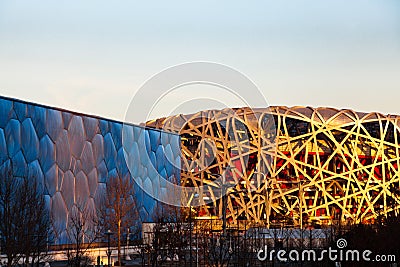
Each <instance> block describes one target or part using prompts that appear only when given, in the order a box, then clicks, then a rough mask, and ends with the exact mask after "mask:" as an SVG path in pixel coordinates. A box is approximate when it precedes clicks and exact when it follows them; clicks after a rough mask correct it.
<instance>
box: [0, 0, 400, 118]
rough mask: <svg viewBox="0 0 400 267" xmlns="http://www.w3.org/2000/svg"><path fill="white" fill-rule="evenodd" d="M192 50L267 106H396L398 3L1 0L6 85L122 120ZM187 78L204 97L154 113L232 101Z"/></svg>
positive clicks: (27, 95)
mask: <svg viewBox="0 0 400 267" xmlns="http://www.w3.org/2000/svg"><path fill="white" fill-rule="evenodd" d="M193 61H208V62H216V63H219V64H224V65H227V66H229V67H231V68H234V69H236V70H238V71H240V72H241V73H243V74H244V75H246V76H247V77H248V78H250V79H251V80H252V81H253V82H254V83H255V84H256V85H257V86H258V88H259V89H260V90H261V92H262V93H263V94H264V96H265V98H266V100H267V102H268V104H269V105H285V106H298V105H300V106H313V107H321V106H328V107H335V108H351V109H354V110H357V111H366V112H370V111H377V112H382V113H384V114H388V113H390V114H399V115H400V105H399V104H398V103H399V100H400V2H399V1H396V0H392V1H390V0H376V1H368V0H354V1H344V0H325V1H320V0H313V1H311V0H308V1H306V0H301V1H300V0H299V1H296V0H291V1H289V0H287V1H285V0H283V1H208V0H205V1H174V0H172V1H158V2H155V1H134V0H118V1H102V0H86V1H81V0H69V1H63V0H60V1H50V0H41V1H28V0H26V1H21V0H0V95H2V96H8V97H14V98H18V99H22V100H27V101H32V102H37V103H41V104H45V105H50V106H55V107H61V108H65V109H70V110H73V111H78V112H83V113H87V114H93V115H98V116H102V117H107V118H111V119H117V120H125V113H126V111H127V109H128V106H129V104H130V102H131V100H132V99H133V98H134V96H135V92H137V90H139V88H141V86H142V85H143V84H144V83H145V82H146V81H147V80H148V79H149V78H151V77H152V76H154V75H156V74H157V73H159V72H160V71H162V70H164V69H166V68H168V67H171V66H175V65H178V64H181V63H185V62H193ZM167 89H168V88H167ZM185 89H186V90H185V91H182V95H185V96H186V99H187V98H195V96H196V92H198V91H202V92H203V95H202V96H199V97H201V98H202V99H200V100H199V101H197V102H196V103H197V104H196V105H194V104H190V101H189V102H187V101H186V100H184V99H180V98H179V97H173V96H171V97H170V98H169V99H167V100H165V101H164V102H162V101H161V102H160V103H161V104H160V106H158V107H157V108H156V109H155V110H154V112H153V113H152V114H151V116H150V117H151V118H156V117H164V116H168V115H170V114H174V113H177V112H184V113H192V112H195V111H197V110H198V109H199V108H201V109H208V108H215V107H223V106H224V105H225V106H236V105H240V103H238V102H237V100H236V99H233V98H232V99H231V98H230V97H226V96H225V97H224V95H223V94H221V95H219V94H216V95H215V96H213V97H212V101H203V100H204V97H206V98H207V95H210V98H211V95H212V94H213V90H212V89H210V88H204V86H203V87H196V86H187V88H185ZM149 94H151V92H149ZM204 94H205V96H204ZM175 96H176V95H175ZM219 98H220V99H219ZM222 102H223V105H221V103H222ZM188 103H189V104H188ZM137 110H138V112H140V107H138V109H137Z"/></svg>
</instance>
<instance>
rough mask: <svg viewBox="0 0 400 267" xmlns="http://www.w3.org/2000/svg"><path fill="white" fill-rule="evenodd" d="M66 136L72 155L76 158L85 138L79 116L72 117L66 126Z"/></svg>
mask: <svg viewBox="0 0 400 267" xmlns="http://www.w3.org/2000/svg"><path fill="white" fill-rule="evenodd" d="M68 138H69V144H70V147H71V153H72V155H74V156H75V157H76V158H79V157H80V156H81V153H82V149H83V145H84V144H85V140H86V137H85V130H84V129H83V121H82V118H81V117H79V116H73V117H72V119H71V122H70V124H69V127H68Z"/></svg>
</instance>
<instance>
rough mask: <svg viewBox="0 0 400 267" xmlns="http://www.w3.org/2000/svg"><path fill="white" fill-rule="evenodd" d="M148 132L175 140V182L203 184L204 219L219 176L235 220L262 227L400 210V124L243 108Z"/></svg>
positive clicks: (361, 116)
mask: <svg viewBox="0 0 400 267" xmlns="http://www.w3.org/2000/svg"><path fill="white" fill-rule="evenodd" d="M148 126H150V127H156V128H162V129H164V130H166V131H174V132H179V134H180V135H181V138H182V144H181V145H182V167H183V168H182V172H181V183H182V184H183V185H187V186H201V185H205V188H206V189H207V190H204V191H202V192H200V193H201V197H202V198H203V199H208V198H210V199H211V200H213V202H212V203H211V204H208V205H205V206H204V207H203V208H202V212H203V213H206V214H207V215H219V216H221V212H222V205H221V201H219V200H218V199H217V198H218V196H217V195H216V192H218V188H219V184H218V183H214V182H213V181H214V180H215V178H216V174H217V175H218V174H224V177H225V179H226V182H227V183H228V184H232V188H230V189H228V192H229V195H228V196H229V197H228V205H227V207H228V211H227V217H228V219H232V220H233V221H236V220H237V219H238V218H240V217H242V216H243V215H245V217H246V218H247V219H251V220H254V221H256V222H259V221H264V220H265V219H266V217H267V214H270V217H269V219H270V220H269V221H271V223H274V222H277V221H282V220H283V219H289V218H292V219H293V221H294V222H295V223H299V222H300V217H302V219H303V222H304V225H305V224H307V222H310V221H313V220H317V221H318V220H319V221H326V222H331V221H332V220H340V221H352V222H365V221H371V220H373V219H374V218H376V217H378V216H381V215H382V216H385V215H387V214H388V213H390V212H397V209H398V207H399V205H400V194H399V188H400V187H399V174H400V173H399V168H398V166H399V160H400V156H399V149H400V147H399V137H400V135H399V131H400V120H399V117H398V116H390V115H389V116H384V115H382V114H379V113H369V114H366V113H357V112H354V111H351V110H336V109H331V108H316V109H314V108H310V107H293V108H287V107H270V108H265V109H249V108H241V109H234V110H232V109H225V110H218V111H216V110H211V111H203V112H199V113H196V114H192V115H178V116H173V117H168V118H163V119H159V120H156V121H151V122H148ZM226 167H230V169H228V170H226ZM224 170H225V172H224ZM266 181H267V182H266ZM183 197H184V198H186V201H188V199H189V201H190V200H191V199H192V197H193V196H183ZM269 206H270V208H271V209H270V210H268V209H267V208H268V207H269ZM301 211H302V214H303V215H302V216H299V215H300V213H301ZM239 216H240V217H239Z"/></svg>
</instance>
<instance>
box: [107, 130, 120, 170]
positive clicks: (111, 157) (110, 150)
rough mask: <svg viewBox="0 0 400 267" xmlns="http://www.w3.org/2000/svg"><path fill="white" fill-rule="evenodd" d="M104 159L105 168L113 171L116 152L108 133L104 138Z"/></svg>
mask: <svg viewBox="0 0 400 267" xmlns="http://www.w3.org/2000/svg"><path fill="white" fill-rule="evenodd" d="M104 158H105V160H106V165H107V168H108V169H109V170H111V169H114V168H115V160H116V158H117V151H116V149H115V145H114V141H113V139H112V137H111V134H110V133H108V134H106V136H105V137H104Z"/></svg>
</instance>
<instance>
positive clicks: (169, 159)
mask: <svg viewBox="0 0 400 267" xmlns="http://www.w3.org/2000/svg"><path fill="white" fill-rule="evenodd" d="M164 152H165V158H166V163H165V170H166V171H167V174H168V176H170V175H172V174H173V173H174V170H175V169H174V164H175V157H174V154H173V152H172V148H171V145H170V144H168V145H167V146H166V147H165V148H164Z"/></svg>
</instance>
